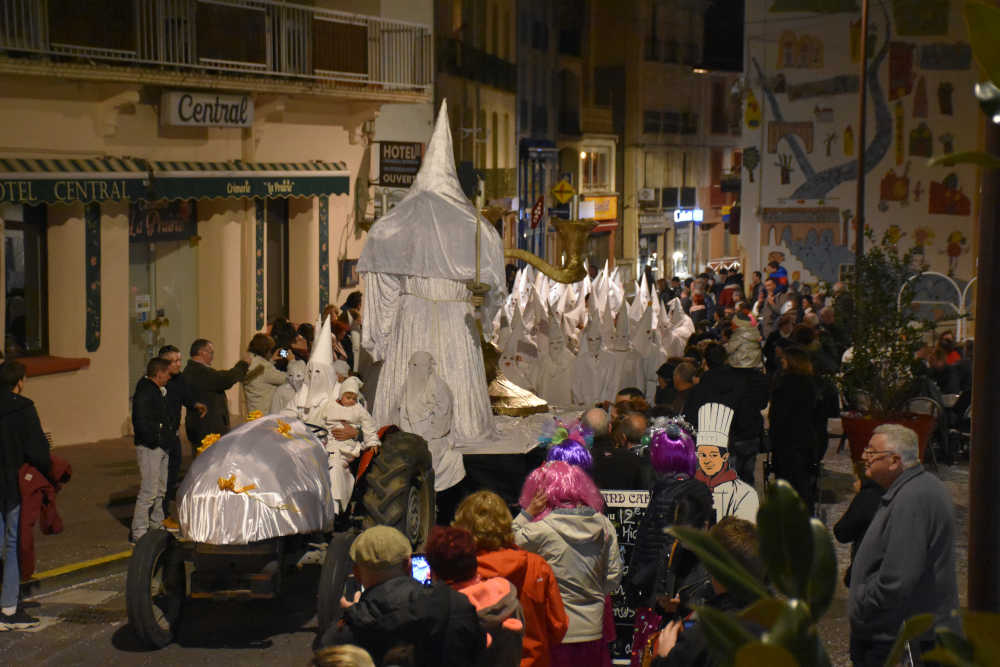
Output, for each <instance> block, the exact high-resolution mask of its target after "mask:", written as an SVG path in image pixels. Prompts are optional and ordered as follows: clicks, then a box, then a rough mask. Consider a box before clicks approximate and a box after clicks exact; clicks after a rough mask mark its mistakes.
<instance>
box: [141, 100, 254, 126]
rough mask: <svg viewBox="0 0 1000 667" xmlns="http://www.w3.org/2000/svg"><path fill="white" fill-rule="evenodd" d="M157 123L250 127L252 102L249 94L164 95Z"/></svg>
mask: <svg viewBox="0 0 1000 667" xmlns="http://www.w3.org/2000/svg"><path fill="white" fill-rule="evenodd" d="M160 122H161V123H162V124H163V125H182V126H194V127H250V126H251V125H253V100H252V99H250V96H249V95H217V94H215V93H187V92H180V91H172V92H169V93H163V95H162V97H161V98H160Z"/></svg>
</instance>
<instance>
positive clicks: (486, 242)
mask: <svg viewBox="0 0 1000 667" xmlns="http://www.w3.org/2000/svg"><path fill="white" fill-rule="evenodd" d="M477 230H478V231H477ZM477 238H478V242H477ZM477 247H478V248H479V256H478V260H479V261H478V264H479V280H480V282H482V283H485V284H486V285H488V286H489V288H490V291H489V292H488V293H487V294H486V296H485V300H484V303H483V304H482V306H481V313H477V311H476V308H475V307H474V305H473V303H472V300H471V298H470V297H471V295H472V293H471V292H470V291H469V289H468V288H467V284H468V282H469V281H470V280H474V279H475V277H476V266H477V261H476V260H477V256H476V250H477ZM358 271H359V272H360V273H362V274H363V276H364V281H365V299H364V323H365V325H364V328H363V330H362V332H361V335H362V345H363V346H364V347H365V349H367V350H368V351H369V352H370V353H371V355H372V358H373V360H374V361H376V362H377V361H380V360H384V363H383V365H382V370H381V374H380V375H379V381H378V388H377V390H376V393H375V404H374V408H375V410H374V413H375V421H376V422H377V423H378V424H380V425H385V424H388V423H390V411H391V410H392V407H393V406H394V405H398V403H399V398H400V394H401V392H402V389H403V383H404V382H405V381H406V374H407V368H408V362H409V360H410V356H411V355H412V354H413V353H414V352H417V351H421V350H422V351H426V352H430V354H431V355H432V356H433V357H434V358H435V359H441V360H442V364H441V366H440V368H439V369H438V370H439V372H440V374H441V379H442V380H443V381H444V382H445V384H447V385H448V388H449V389H451V392H452V395H453V396H454V399H455V403H454V414H455V417H454V422H453V424H452V437H453V440H454V442H455V444H456V445H458V446H461V445H463V444H466V443H468V444H476V443H485V442H488V441H490V440H491V439H493V437H494V434H495V431H494V425H493V413H492V410H491V408H490V397H489V395H488V393H487V390H486V372H485V369H484V368H483V354H482V349H481V347H480V344H479V329H478V328H477V325H476V320H477V317H479V316H480V315H481V317H479V319H480V322H481V324H482V326H483V328H484V333H485V335H486V336H487V337H488V336H489V333H490V332H489V327H490V326H491V324H492V322H493V315H494V313H496V310H497V308H499V307H500V304H502V303H503V301H504V298H505V296H506V272H505V270H504V258H503V241H502V240H501V239H500V236H499V234H497V232H496V229H494V227H493V225H491V224H490V223H489V222H487V221H486V220H485V219H484V218H483V217H482V216H480V215H479V212H478V211H477V210H476V208H475V206H473V205H472V202H470V201H469V200H468V198H467V197H466V196H465V194H464V193H463V192H462V187H461V185H460V184H459V182H458V175H457V173H456V171H455V158H454V153H453V151H452V143H451V130H450V128H449V126H448V110H447V104H446V103H442V104H441V110H440V112H439V113H438V120H437V123H436V125H435V126H434V134H433V136H432V137H431V141H430V144H429V145H428V147H427V153H426V154H425V155H424V161H423V165H421V167H420V172H419V173H418V174H417V177H416V179H415V180H414V182H413V185H412V186H411V187H410V189H409V192H407V194H406V197H404V198H403V200H402V201H401V202H400V203H399V204H397V205H396V207H395V208H394V209H392V210H391V211H390V212H389V213H388V214H386V215H385V216H384V217H382V218H380V219H379V221H378V222H377V223H376V224H375V225H374V226H373V227H372V229H371V231H370V232H369V233H368V239H367V241H366V242H365V247H364V250H363V251H362V252H361V258H360V259H359V260H358Z"/></svg>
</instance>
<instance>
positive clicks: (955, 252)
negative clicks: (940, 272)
mask: <svg viewBox="0 0 1000 667" xmlns="http://www.w3.org/2000/svg"><path fill="white" fill-rule="evenodd" d="M967 243H968V241H966V239H965V234H963V233H962V232H960V231H958V230H957V229H956V230H955V231H953V232H952V233H950V234H948V245H947V246H946V247H945V250H944V251H945V252H946V253H947V254H948V277H949V278H954V277H955V272H956V271H958V258H959V257H961V256H962V253H964V252H968V251H969V249H968V248H967V247H966V244H967Z"/></svg>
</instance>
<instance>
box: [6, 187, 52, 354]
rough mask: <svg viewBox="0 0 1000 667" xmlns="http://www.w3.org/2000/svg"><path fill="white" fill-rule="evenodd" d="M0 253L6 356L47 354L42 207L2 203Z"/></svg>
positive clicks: (44, 212) (46, 290)
mask: <svg viewBox="0 0 1000 667" xmlns="http://www.w3.org/2000/svg"><path fill="white" fill-rule="evenodd" d="M0 217H2V218H3V220H4V233H3V252H4V270H5V281H6V282H5V285H6V292H7V300H6V306H7V307H6V313H5V319H4V322H5V326H6V329H5V331H4V339H5V340H4V349H5V350H6V355H7V356H8V357H14V356H24V355H38V354H47V353H48V347H49V340H48V308H47V305H48V279H47V278H48V266H47V261H46V256H47V249H46V244H45V221H46V211H45V206H44V205H41V206H6V207H4V208H3V209H2V210H0Z"/></svg>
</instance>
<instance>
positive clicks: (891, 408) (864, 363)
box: [837, 230, 934, 462]
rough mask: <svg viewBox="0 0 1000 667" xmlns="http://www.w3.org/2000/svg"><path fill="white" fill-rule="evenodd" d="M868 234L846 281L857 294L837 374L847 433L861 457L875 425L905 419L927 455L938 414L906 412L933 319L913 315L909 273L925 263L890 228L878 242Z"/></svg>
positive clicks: (857, 457) (855, 453) (854, 451)
mask: <svg viewBox="0 0 1000 667" xmlns="http://www.w3.org/2000/svg"><path fill="white" fill-rule="evenodd" d="M865 236H866V237H867V238H868V242H869V244H868V251H867V252H865V253H864V255H863V256H862V257H861V262H860V264H858V265H856V266H855V267H854V273H853V275H852V276H851V278H850V279H849V281H848V284H849V287H850V291H851V294H853V295H854V297H855V298H854V301H855V303H854V307H853V311H854V312H853V320H854V321H853V323H852V324H853V333H854V346H853V348H851V350H850V352H849V354H848V355H847V360H846V361H845V362H844V364H843V366H842V369H841V372H840V374H839V375H838V376H837V384H838V387H839V389H840V391H841V395H842V396H844V398H845V400H846V401H847V404H848V405H847V407H848V411H847V412H845V413H843V414H842V415H841V421H842V423H843V427H844V433H845V434H846V435H847V439H848V441H849V442H850V444H851V457H852V458H853V459H854V461H855V462H858V461H860V460H861V452H862V451H863V450H864V448H865V447H867V446H868V441H869V440H870V439H871V435H872V431H873V430H874V429H875V427H876V426H878V425H880V424H903V425H904V426H908V427H910V428H912V429H913V430H915V431H916V432H917V435H919V436H920V456H921V457H923V454H924V449H925V447H926V446H927V440H928V438H929V437H930V434H931V431H932V429H933V427H934V419H933V417H931V416H930V415H923V414H913V413H910V412H908V411H907V404H908V403H909V401H910V399H911V398H913V397H914V384H915V382H916V381H917V379H918V376H919V375H920V361H919V360H918V359H917V351H918V350H919V349H920V348H921V347H922V346H923V334H924V333H925V332H926V331H927V330H928V328H929V327H930V326H932V325H930V324H919V323H916V322H914V321H913V320H912V312H911V309H910V305H911V303H912V301H913V290H911V289H909V287H908V285H909V283H908V279H909V278H911V277H912V276H913V275H914V274H915V273H918V272H920V271H922V270H923V269H924V268H926V267H924V266H921V265H919V264H917V263H916V262H915V252H914V250H915V249H912V248H911V249H910V250H909V251H907V252H905V253H903V254H900V252H899V249H898V248H897V246H896V244H895V243H894V242H893V240H892V239H891V237H890V235H889V233H888V232H887V233H886V234H885V235H884V236H883V237H882V240H881V243H877V244H876V243H874V238H873V235H872V233H871V231H870V230H869V231H867V232H866V234H865Z"/></svg>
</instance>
